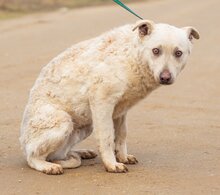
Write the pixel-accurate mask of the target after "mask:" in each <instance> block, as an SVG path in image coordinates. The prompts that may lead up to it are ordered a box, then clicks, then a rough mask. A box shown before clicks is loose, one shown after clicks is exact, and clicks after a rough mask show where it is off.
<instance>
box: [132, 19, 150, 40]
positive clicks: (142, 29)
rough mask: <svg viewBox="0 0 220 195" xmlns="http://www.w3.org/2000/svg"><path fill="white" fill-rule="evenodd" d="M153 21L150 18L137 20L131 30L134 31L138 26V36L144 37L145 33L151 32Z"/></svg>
mask: <svg viewBox="0 0 220 195" xmlns="http://www.w3.org/2000/svg"><path fill="white" fill-rule="evenodd" d="M153 26H154V22H153V21H150V20H139V21H138V22H137V23H136V24H135V26H134V28H133V31H135V30H136V29H137V28H138V31H139V36H140V37H144V36H146V35H149V34H151V32H152V30H153Z"/></svg>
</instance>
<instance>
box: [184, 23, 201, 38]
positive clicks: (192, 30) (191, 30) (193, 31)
mask: <svg viewBox="0 0 220 195" xmlns="http://www.w3.org/2000/svg"><path fill="white" fill-rule="evenodd" d="M183 30H185V31H186V33H187V36H188V38H189V40H190V41H192V40H193V38H195V39H199V38H200V35H199V32H198V30H196V29H195V28H194V27H192V26H188V27H184V28H183Z"/></svg>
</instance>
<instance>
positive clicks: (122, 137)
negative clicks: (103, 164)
mask: <svg viewBox="0 0 220 195" xmlns="http://www.w3.org/2000/svg"><path fill="white" fill-rule="evenodd" d="M114 127H115V155H116V158H117V161H118V162H122V163H125V164H136V163H137V162H138V161H137V159H136V158H135V157H134V156H133V155H128V153H127V144H126V136H127V125H126V114H124V115H123V116H121V117H119V118H117V119H114Z"/></svg>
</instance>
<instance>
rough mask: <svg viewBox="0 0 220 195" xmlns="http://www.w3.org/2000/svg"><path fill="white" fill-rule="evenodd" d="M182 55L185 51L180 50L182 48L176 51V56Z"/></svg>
mask: <svg viewBox="0 0 220 195" xmlns="http://www.w3.org/2000/svg"><path fill="white" fill-rule="evenodd" d="M182 55H183V52H182V51H180V50H177V51H176V52H175V56H176V57H177V58H180V57H181V56H182Z"/></svg>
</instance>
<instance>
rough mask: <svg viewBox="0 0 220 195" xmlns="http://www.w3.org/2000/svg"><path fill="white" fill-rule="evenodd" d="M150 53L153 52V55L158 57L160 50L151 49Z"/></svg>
mask: <svg viewBox="0 0 220 195" xmlns="http://www.w3.org/2000/svg"><path fill="white" fill-rule="evenodd" d="M152 52H153V54H154V55H159V54H160V50H159V49H158V48H154V49H152Z"/></svg>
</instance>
